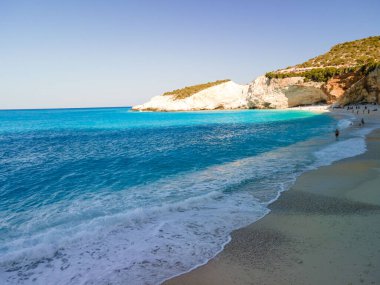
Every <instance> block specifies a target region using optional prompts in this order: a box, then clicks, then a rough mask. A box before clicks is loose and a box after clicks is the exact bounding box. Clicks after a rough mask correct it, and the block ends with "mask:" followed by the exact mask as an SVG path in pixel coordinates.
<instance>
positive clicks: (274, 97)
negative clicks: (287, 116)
mask: <svg viewBox="0 0 380 285" xmlns="http://www.w3.org/2000/svg"><path fill="white" fill-rule="evenodd" d="M322 84H323V83H321V82H311V81H310V82H305V80H304V78H303V77H288V78H282V79H276V78H272V79H269V78H267V77H265V76H264V75H263V76H259V77H258V78H256V80H254V81H253V82H252V83H251V84H250V85H249V88H248V92H247V101H248V107H249V108H257V109H268V108H273V109H283V108H288V107H295V106H300V105H310V104H315V103H319V102H325V101H327V95H326V94H325V93H324V92H323V91H322V89H321V86H322Z"/></svg>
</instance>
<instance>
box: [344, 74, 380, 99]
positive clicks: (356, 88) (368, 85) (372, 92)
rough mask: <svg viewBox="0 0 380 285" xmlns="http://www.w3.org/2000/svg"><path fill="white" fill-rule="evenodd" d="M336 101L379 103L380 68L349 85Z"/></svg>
mask: <svg viewBox="0 0 380 285" xmlns="http://www.w3.org/2000/svg"><path fill="white" fill-rule="evenodd" d="M337 101H338V102H339V103H341V104H343V105H346V104H350V103H358V102H362V101H365V102H370V103H375V102H376V103H378V104H380V68H377V69H375V70H374V71H372V72H370V73H369V74H368V75H367V76H364V77H362V78H361V79H359V80H358V81H356V82H355V83H353V84H352V85H351V86H349V88H347V90H345V92H344V94H343V96H341V97H339V99H338V100H337Z"/></svg>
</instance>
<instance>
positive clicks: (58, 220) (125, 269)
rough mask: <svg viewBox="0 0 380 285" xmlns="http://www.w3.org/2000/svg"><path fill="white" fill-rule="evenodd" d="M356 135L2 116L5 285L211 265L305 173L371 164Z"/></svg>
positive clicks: (311, 126)
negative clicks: (350, 161) (362, 160)
mask: <svg viewBox="0 0 380 285" xmlns="http://www.w3.org/2000/svg"><path fill="white" fill-rule="evenodd" d="M350 123H351V121H350V120H349V119H340V120H337V119H334V118H333V117H331V116H328V115H324V114H315V113H311V112H306V111H298V110H295V111H269V110H265V111H264V110H263V111H259V110H245V111H213V112H180V113H142V112H132V111H130V109H128V108H104V109H61V110H15V111H0V284H129V285H134V284H159V283H160V282H162V281H163V280H165V279H167V278H169V277H172V276H174V275H178V274H180V273H182V272H185V271H188V270H190V269H192V268H194V267H196V266H199V265H201V264H203V263H205V262H207V261H208V260H209V259H210V258H212V257H214V256H215V255H216V254H217V253H218V252H220V251H221V250H222V249H223V246H224V245H225V244H226V243H227V242H228V241H229V240H230V233H231V232H232V231H233V230H235V229H238V228H241V227H243V226H246V225H248V224H250V223H252V222H254V221H256V220H258V219H260V218H261V217H263V216H264V215H265V214H267V213H268V212H269V210H268V207H267V206H268V204H269V203H270V202H272V201H274V200H275V199H277V197H278V196H279V193H280V192H281V191H284V190H286V189H288V188H289V186H290V185H291V184H292V183H293V182H294V180H295V178H296V177H297V176H298V175H300V174H301V173H302V172H304V171H306V170H310V169H313V168H316V167H319V166H322V165H327V164H330V163H332V162H333V161H335V160H339V159H342V158H345V157H349V156H354V155H357V154H360V153H362V152H364V151H365V140H364V134H365V133H364V132H363V130H351V131H345V130H348V129H349V128H350ZM336 127H339V128H340V129H341V130H342V136H341V138H340V139H339V140H338V141H337V140H335V137H334V130H335V128H336Z"/></svg>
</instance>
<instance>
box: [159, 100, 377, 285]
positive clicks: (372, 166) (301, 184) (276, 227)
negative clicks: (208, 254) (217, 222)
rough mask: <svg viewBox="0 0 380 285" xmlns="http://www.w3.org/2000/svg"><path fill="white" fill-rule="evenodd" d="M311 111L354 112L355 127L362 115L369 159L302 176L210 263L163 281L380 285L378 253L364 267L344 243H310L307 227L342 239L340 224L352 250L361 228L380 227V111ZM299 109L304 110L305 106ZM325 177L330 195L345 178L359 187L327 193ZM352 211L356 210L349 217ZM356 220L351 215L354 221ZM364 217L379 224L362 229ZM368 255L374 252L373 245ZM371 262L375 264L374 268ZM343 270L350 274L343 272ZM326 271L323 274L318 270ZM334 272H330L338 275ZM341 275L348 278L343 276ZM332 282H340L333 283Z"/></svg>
mask: <svg viewBox="0 0 380 285" xmlns="http://www.w3.org/2000/svg"><path fill="white" fill-rule="evenodd" d="M314 107H317V108H313V110H312V109H311V106H308V107H303V108H302V109H303V110H305V109H306V110H307V111H314V112H329V113H330V115H332V116H339V117H340V116H348V115H351V117H352V118H355V120H356V122H357V121H359V120H360V118H361V117H364V119H365V122H366V126H370V127H371V126H372V127H373V129H375V130H372V132H371V133H370V134H369V135H367V136H366V138H365V139H366V143H367V151H366V152H365V153H364V154H361V155H358V156H355V157H351V158H345V159H343V160H339V161H336V162H334V163H333V164H332V165H328V166H322V167H320V168H318V169H315V170H311V171H308V172H305V173H303V174H302V175H301V176H299V177H298V178H297V180H296V182H295V184H294V185H293V186H291V187H290V189H289V190H288V191H285V192H282V193H281V195H280V197H279V198H278V199H277V200H276V201H274V202H273V203H272V204H270V205H269V209H270V211H271V212H270V213H269V214H267V215H265V216H264V217H263V218H261V219H259V220H258V221H256V222H254V223H252V224H251V225H249V226H247V227H244V228H241V229H238V230H236V231H234V232H233V233H232V234H231V241H230V242H229V243H227V245H225V246H224V248H223V250H222V251H221V252H219V253H218V254H217V255H216V256H215V257H214V258H212V259H211V260H209V261H208V262H207V263H206V264H203V265H199V266H198V267H196V268H195V269H192V270H190V271H189V272H186V273H183V274H180V275H178V276H175V277H172V278H171V279H168V280H166V281H165V282H163V283H162V284H167V285H175V284H183V285H186V284H200V285H201V284H210V285H212V284H221V285H223V284H226V285H227V284H277V283H278V284H322V283H325V284H357V283H361V284H380V273H376V270H375V268H380V250H379V251H378V252H376V253H375V257H376V258H374V259H376V260H374V261H371V262H369V263H368V264H371V266H370V265H368V264H366V265H363V264H361V263H360V260H362V261H363V258H362V259H360V258H354V259H352V258H349V257H350V256H352V255H354V253H355V254H358V255H360V252H358V250H353V249H351V250H350V249H345V250H342V249H339V244H334V246H331V247H330V248H329V251H327V252H325V249H324V243H323V242H322V241H318V240H315V239H313V242H311V243H310V244H308V242H307V241H308V239H311V238H313V236H310V234H308V233H307V232H305V229H307V228H308V229H309V230H311V232H313V233H314V234H315V235H317V236H318V233H319V232H323V233H325V236H334V235H338V236H339V237H341V234H339V227H337V228H338V229H332V228H331V224H334V225H337V224H339V223H343V224H344V229H340V230H341V231H345V232H346V233H348V235H346V238H345V239H346V240H349V241H346V242H347V243H351V244H352V247H355V240H353V239H357V234H356V230H358V229H360V232H361V233H363V235H364V233H367V235H370V234H371V233H372V232H371V229H373V230H375V228H378V229H380V222H377V223H376V221H380V219H379V218H380V192H379V191H378V192H376V193H375V192H374V191H375V190H374V189H376V187H377V186H378V185H379V184H380V175H379V171H378V170H379V169H380V153H379V149H380V130H379V129H378V128H379V122H380V116H379V113H378V112H376V113H374V112H373V113H372V114H359V115H358V116H356V114H355V115H354V114H351V112H349V111H347V112H346V111H345V110H344V109H343V110H342V109H340V110H339V111H335V110H329V109H328V106H327V107H326V106H314ZM363 108H364V107H363ZM294 109H297V110H299V109H300V108H294ZM356 122H355V125H356ZM367 123H368V124H367ZM376 128H377V129H376ZM342 169H343V170H344V171H343V172H342ZM352 169H359V170H358V171H360V172H359V173H355V172H354V173H352V175H347V176H346V175H344V174H346V173H349V172H350V171H351V172H352ZM376 171H377V172H376ZM368 173H372V176H371V177H372V178H371V179H372V180H373V181H377V182H376V183H375V182H373V183H372V184H371V185H370V186H371V187H369V186H368V187H369V188H368V189H369V190H368V189H367V190H365V191H364V192H365V194H366V195H364V196H362V195H360V194H358V191H359V190H358V189H359V188H358V187H359V186H358V185H360V184H365V183H366V179H368ZM356 174H357V175H356ZM342 175H343V176H344V177H343V176H342ZM358 177H359V178H358ZM363 177H364V178H363ZM326 178H327V182H324V183H323V186H325V187H326V188H327V189H330V190H331V187H332V186H334V187H336V186H337V185H339V183H340V181H342V180H343V181H344V180H347V181H348V182H355V183H354V184H355V187H356V188H355V187H354V188H352V189H350V187H351V186H350V183H347V182H346V181H345V182H344V183H343V182H342V185H343V186H342V187H338V188H339V189H338V190H334V191H331V192H329V191H327V190H323V191H322V189H321V188H323V186H322V185H320V183H321V180H325V179H326ZM356 180H360V181H356ZM372 180H371V181H372ZM311 182H315V183H312V186H311V185H310V183H311ZM319 185H320V186H319ZM305 186H307V187H305ZM345 187H346V188H345ZM309 188H310V189H309ZM326 188H325V189H326ZM347 189H350V191H349V192H352V193H351V194H349V195H348V196H347V195H346V192H347V191H348V190H347ZM346 196H347V197H346ZM324 204H328V208H327V209H325V208H324ZM299 208H301V209H299ZM333 208H337V209H338V210H337V211H336V212H334V211H333V210H331V209H333ZM362 209H363V211H364V212H365V213H367V210H368V212H370V213H371V214H370V215H369V218H368V217H367V216H365V215H364V216H363V215H360V214H359V215H356V212H355V211H356V210H358V211H359V212H360V211H361V210H362ZM330 210H331V213H330V212H329V211H330ZM326 211H327V213H326ZM350 211H354V212H353V213H351V212H350ZM326 215H327V216H326ZM352 215H353V217H351V216H352ZM347 217H349V218H347ZM351 218H353V219H356V220H357V223H353V222H350V220H351ZM367 220H371V221H372V222H371V223H370V224H372V223H373V224H374V225H375V226H374V227H372V228H371V227H370V228H369V229H367V232H366V228H362V226H361V225H365V224H368V221H367ZM300 224H303V225H304V227H299V225H300ZM377 224H378V225H379V226H378V227H377V226H376V225H377ZM284 225H286V226H284ZM326 225H330V226H329V227H328V229H329V230H328V231H326ZM325 236H321V239H322V240H323V239H324V237H325ZM370 237H371V239H370V240H371V241H373V242H374V243H375V248H376V247H379V245H380V238H379V239H378V240H376V238H377V237H380V231H377V232H376V234H375V235H374V234H373V233H372V235H370ZM335 238H336V236H335ZM294 240H298V242H294ZM333 240H334V239H333ZM327 245H329V244H328V243H327ZM359 245H360V246H358V247H359V248H361V249H363V247H364V248H365V245H363V244H360V242H359ZM376 245H377V246H376ZM310 249H312V250H310ZM334 249H335V252H334ZM304 251H306V252H309V251H311V252H312V253H310V254H309V255H308V254H306V255H305V254H304V253H303V252H304ZM331 252H334V254H335V255H337V256H341V257H342V258H340V259H339V258H335V259H336V260H334V258H333V256H331ZM322 253H323V254H322ZM329 253H330V255H329ZM367 253H368V254H367V255H370V251H368V248H367ZM326 256H330V257H331V259H332V260H329V261H328V262H327V264H329V267H327V268H324V267H323V266H322V265H323V264H324V259H327V258H325V257H326ZM368 258H369V257H368V256H366V258H365V259H364V260H365V261H366V260H367V259H368ZM357 259H358V260H359V261H357ZM276 260H277V261H276ZM350 261H351V263H350ZM355 262H356V263H355ZM357 262H359V263H360V265H361V267H360V268H361V269H362V271H361V272H360V270H355V269H357V268H359V266H357ZM363 262H364V261H363ZM363 262H362V263H363ZM373 264H375V265H374V266H372V265H373ZM343 265H345V266H343ZM318 266H319V267H318ZM339 266H340V267H339ZM305 267H307V268H305ZM333 267H336V268H341V270H342V272H341V276H339V278H338V277H334V276H333V275H331V274H327V275H326V271H328V269H329V268H333ZM346 267H347V269H348V270H347V272H345V269H344V268H346ZM367 267H368V268H367ZM274 268H275V269H274ZM322 268H323V270H321V269H322ZM363 268H364V269H363ZM330 271H331V272H330V273H334V272H335V273H336V272H337V271H334V270H330ZM363 272H364V273H363ZM348 273H349V274H348ZM363 274H365V275H366V278H364V277H363V276H364V275H363ZM338 275H339V274H338ZM323 276H329V279H327V277H326V279H323ZM344 276H349V277H347V278H343V277H344ZM369 276H370V277H371V278H372V279H371V278H369ZM301 277H302V278H301ZM356 277H358V278H356ZM331 278H332V279H334V278H335V280H332V279H331ZM355 278H356V279H355ZM350 280H351V281H350ZM366 280H368V283H367V282H366ZM350 282H351V283H350ZM376 282H379V283H376Z"/></svg>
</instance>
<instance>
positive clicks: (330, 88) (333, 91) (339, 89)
mask: <svg viewBox="0 0 380 285" xmlns="http://www.w3.org/2000/svg"><path fill="white" fill-rule="evenodd" d="M360 78H361V77H360V76H359V75H358V74H357V73H355V72H350V73H346V74H342V75H338V76H334V77H333V78H331V79H329V80H328V81H327V82H326V84H324V85H323V86H322V89H323V90H324V92H325V93H326V94H327V95H328V97H329V98H328V103H335V102H337V101H338V100H340V99H341V98H342V97H343V95H344V94H345V92H346V90H347V89H348V88H350V87H351V86H352V85H353V84H354V83H355V82H357V81H358V80H360Z"/></svg>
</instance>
